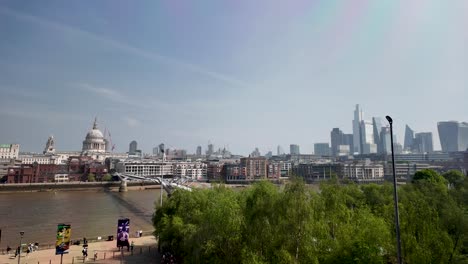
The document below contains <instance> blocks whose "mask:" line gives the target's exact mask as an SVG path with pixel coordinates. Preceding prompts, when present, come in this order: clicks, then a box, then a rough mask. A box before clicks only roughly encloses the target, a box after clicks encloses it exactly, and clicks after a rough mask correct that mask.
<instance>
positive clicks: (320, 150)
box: [314, 143, 330, 156]
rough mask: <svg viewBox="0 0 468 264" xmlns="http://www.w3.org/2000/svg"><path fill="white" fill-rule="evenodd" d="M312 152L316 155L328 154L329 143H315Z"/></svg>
mask: <svg viewBox="0 0 468 264" xmlns="http://www.w3.org/2000/svg"><path fill="white" fill-rule="evenodd" d="M314 154H315V155H317V156H330V145H329V144H328V143H315V144H314Z"/></svg>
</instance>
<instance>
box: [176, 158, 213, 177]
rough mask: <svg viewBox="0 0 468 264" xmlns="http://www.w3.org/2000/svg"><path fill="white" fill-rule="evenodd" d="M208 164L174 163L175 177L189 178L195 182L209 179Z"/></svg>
mask: <svg viewBox="0 0 468 264" xmlns="http://www.w3.org/2000/svg"><path fill="white" fill-rule="evenodd" d="M207 167H208V165H207V164H206V163H202V162H176V163H173V171H174V176H176V177H189V178H191V179H193V180H206V179H207Z"/></svg>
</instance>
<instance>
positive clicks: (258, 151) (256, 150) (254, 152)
mask: <svg viewBox="0 0 468 264" xmlns="http://www.w3.org/2000/svg"><path fill="white" fill-rule="evenodd" d="M261 155H262V154H261V153H260V150H258V148H255V150H254V151H252V153H251V154H250V157H252V158H257V157H260V156H261Z"/></svg>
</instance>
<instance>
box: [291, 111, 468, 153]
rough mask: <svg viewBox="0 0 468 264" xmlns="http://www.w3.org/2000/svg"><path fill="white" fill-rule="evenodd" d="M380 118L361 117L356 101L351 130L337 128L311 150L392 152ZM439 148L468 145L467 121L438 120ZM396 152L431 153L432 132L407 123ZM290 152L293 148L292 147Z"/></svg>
mask: <svg viewBox="0 0 468 264" xmlns="http://www.w3.org/2000/svg"><path fill="white" fill-rule="evenodd" d="M382 121H383V118H380V117H373V118H372V120H366V119H364V114H363V111H362V109H361V108H360V107H359V105H356V108H355V110H354V119H353V121H352V125H353V126H352V128H353V133H352V134H345V133H343V131H342V130H341V129H339V128H333V129H332V131H331V132H330V141H331V144H330V145H329V144H328V143H316V144H314V154H315V155H319V156H334V157H338V156H347V155H367V154H384V155H385V154H389V153H390V152H391V140H390V128H389V126H388V124H384V123H383V122H382ZM438 132H439V138H440V143H441V146H442V152H446V153H448V152H457V151H465V150H467V148H468V123H460V122H457V121H446V122H439V123H438ZM394 151H395V153H397V154H398V153H414V154H416V153H418V154H423V153H432V152H434V143H433V135H432V132H419V133H415V131H414V130H412V129H411V128H410V127H409V126H408V125H406V129H405V138H404V145H403V146H402V145H401V144H399V143H397V140H396V136H395V135H394ZM291 153H293V152H292V149H291Z"/></svg>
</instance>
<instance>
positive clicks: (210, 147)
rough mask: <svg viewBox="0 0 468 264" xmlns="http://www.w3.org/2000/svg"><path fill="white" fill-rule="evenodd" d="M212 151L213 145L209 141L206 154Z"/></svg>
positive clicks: (208, 154) (210, 153)
mask: <svg viewBox="0 0 468 264" xmlns="http://www.w3.org/2000/svg"><path fill="white" fill-rule="evenodd" d="M213 153H214V146H213V144H211V143H210V144H208V150H207V151H206V155H207V156H210V155H212V154H213Z"/></svg>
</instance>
